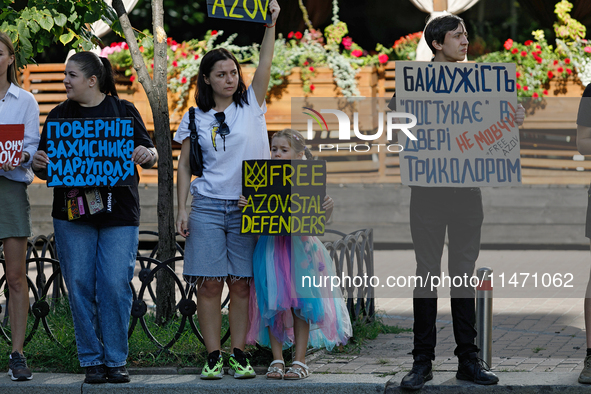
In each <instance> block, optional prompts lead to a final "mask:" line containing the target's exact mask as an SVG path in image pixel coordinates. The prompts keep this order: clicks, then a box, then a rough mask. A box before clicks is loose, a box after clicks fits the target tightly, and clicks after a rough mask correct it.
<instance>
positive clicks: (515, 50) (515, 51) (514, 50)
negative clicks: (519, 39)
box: [511, 48, 519, 55]
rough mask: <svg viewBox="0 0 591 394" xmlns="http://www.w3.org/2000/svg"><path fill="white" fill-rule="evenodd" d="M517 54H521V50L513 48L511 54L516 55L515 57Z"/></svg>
mask: <svg viewBox="0 0 591 394" xmlns="http://www.w3.org/2000/svg"><path fill="white" fill-rule="evenodd" d="M517 52H519V49H517V48H513V49H512V50H511V53H512V54H514V55H515V54H516V53H517Z"/></svg>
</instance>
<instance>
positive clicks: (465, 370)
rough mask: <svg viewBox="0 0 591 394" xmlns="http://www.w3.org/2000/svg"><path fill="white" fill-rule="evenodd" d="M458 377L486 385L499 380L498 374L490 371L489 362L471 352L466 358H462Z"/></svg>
mask: <svg viewBox="0 0 591 394" xmlns="http://www.w3.org/2000/svg"><path fill="white" fill-rule="evenodd" d="M456 379H459V380H469V381H471V382H474V383H477V384H485V385H488V384H495V383H497V382H498V381H499V378H498V376H497V375H495V374H494V373H492V372H491V371H490V368H489V366H488V364H486V363H485V362H484V361H483V360H482V359H480V358H478V356H477V354H476V353H470V354H469V355H467V357H466V358H462V359H460V362H459V364H458V373H456Z"/></svg>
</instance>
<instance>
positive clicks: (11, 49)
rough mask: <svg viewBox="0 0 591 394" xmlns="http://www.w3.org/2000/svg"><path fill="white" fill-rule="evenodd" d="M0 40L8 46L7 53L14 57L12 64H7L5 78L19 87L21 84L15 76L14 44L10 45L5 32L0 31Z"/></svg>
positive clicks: (10, 42) (10, 41)
mask: <svg viewBox="0 0 591 394" xmlns="http://www.w3.org/2000/svg"><path fill="white" fill-rule="evenodd" d="M0 42H1V43H3V44H4V45H6V48H8V54H9V55H10V56H14V57H15V58H14V61H13V62H12V64H11V65H9V66H8V70H7V72H6V79H8V82H11V83H13V84H15V85H16V86H18V87H20V86H21V85H20V83H19V82H18V78H17V77H16V56H15V54H14V45H12V40H11V39H10V37H8V35H7V34H6V33H3V32H0Z"/></svg>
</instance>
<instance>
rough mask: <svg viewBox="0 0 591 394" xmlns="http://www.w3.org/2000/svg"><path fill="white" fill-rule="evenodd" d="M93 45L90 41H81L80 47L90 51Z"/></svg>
mask: <svg viewBox="0 0 591 394" xmlns="http://www.w3.org/2000/svg"><path fill="white" fill-rule="evenodd" d="M93 46H94V45H93V43H92V42H90V41H82V49H84V50H85V51H90V50H91V49H92V47H93Z"/></svg>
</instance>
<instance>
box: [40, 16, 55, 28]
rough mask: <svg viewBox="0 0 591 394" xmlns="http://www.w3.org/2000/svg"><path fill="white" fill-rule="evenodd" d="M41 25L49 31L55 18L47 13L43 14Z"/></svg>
mask: <svg viewBox="0 0 591 394" xmlns="http://www.w3.org/2000/svg"><path fill="white" fill-rule="evenodd" d="M39 26H41V27H42V28H43V29H45V30H47V31H51V28H52V27H53V18H52V17H51V16H49V17H47V15H43V16H41V18H39Z"/></svg>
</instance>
